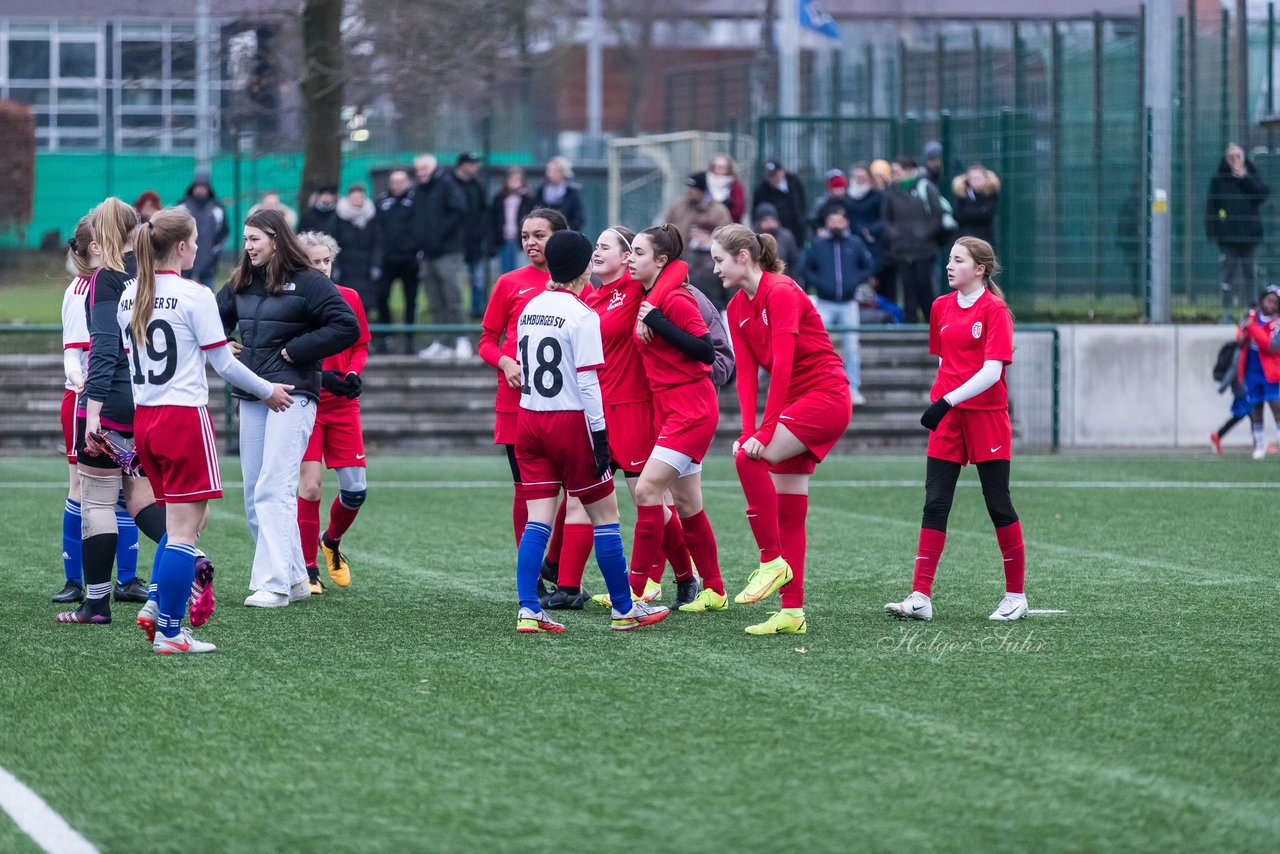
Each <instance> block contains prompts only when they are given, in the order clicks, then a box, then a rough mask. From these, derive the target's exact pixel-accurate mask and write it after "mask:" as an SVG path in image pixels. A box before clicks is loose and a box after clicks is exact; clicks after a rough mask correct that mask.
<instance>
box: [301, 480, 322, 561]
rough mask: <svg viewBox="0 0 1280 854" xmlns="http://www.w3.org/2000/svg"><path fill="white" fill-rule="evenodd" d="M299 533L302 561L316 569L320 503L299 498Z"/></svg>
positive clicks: (318, 549) (318, 548)
mask: <svg viewBox="0 0 1280 854" xmlns="http://www.w3.org/2000/svg"><path fill="white" fill-rule="evenodd" d="M298 533H299V534H300V535H301V536H302V560H303V562H304V563H306V565H307V569H315V568H316V566H317V564H316V556H317V554H318V553H319V551H320V502H319V501H308V500H307V499H305V498H303V497H302V496H298Z"/></svg>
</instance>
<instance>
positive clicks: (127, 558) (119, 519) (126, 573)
mask: <svg viewBox="0 0 1280 854" xmlns="http://www.w3.org/2000/svg"><path fill="white" fill-rule="evenodd" d="M116 527H117V528H119V529H120V536H118V537H117V538H116V581H117V582H118V583H120V584H128V583H129V582H130V581H133V580H134V579H135V578H137V577H138V526H137V524H135V523H134V521H133V517H132V516H130V515H129V511H128V510H126V509H124V508H123V507H120V506H117V507H116Z"/></svg>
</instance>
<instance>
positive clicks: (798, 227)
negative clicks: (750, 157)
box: [751, 160, 809, 247]
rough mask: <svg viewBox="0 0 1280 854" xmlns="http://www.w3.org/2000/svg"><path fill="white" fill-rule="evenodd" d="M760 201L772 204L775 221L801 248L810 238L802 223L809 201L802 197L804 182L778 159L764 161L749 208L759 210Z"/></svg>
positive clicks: (806, 225)
mask: <svg viewBox="0 0 1280 854" xmlns="http://www.w3.org/2000/svg"><path fill="white" fill-rule="evenodd" d="M763 204H768V205H773V207H774V209H775V210H776V211H777V212H778V221H779V222H781V223H782V226H783V228H786V229H787V230H789V231H790V232H791V234H792V236H794V237H795V239H796V245H797V246H800V247H803V246H804V245H805V243H806V241H808V239H809V228H808V224H807V223H806V222H805V218H806V216H807V215H808V213H809V204H808V202H807V201H806V200H805V194H804V184H802V183H801V182H800V178H799V177H798V176H796V175H794V174H793V173H791V172H788V171H787V170H786V168H785V167H783V165H782V163H781V162H780V161H778V160H766V161H765V162H764V180H763V181H761V182H760V184H759V185H758V186H757V187H756V191H755V193H753V194H752V196H751V209H752V210H758V209H759V208H760V206H761V205H763Z"/></svg>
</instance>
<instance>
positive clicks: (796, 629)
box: [743, 608, 809, 635]
mask: <svg viewBox="0 0 1280 854" xmlns="http://www.w3.org/2000/svg"><path fill="white" fill-rule="evenodd" d="M743 631H745V632H746V633H747V634H749V635H802V634H805V633H806V632H808V631H809V623H808V621H806V620H805V618H804V608H783V609H782V610H781V611H775V612H774V613H772V614H770V615H769V619H767V620H765V621H764V622H763V623H756V624H755V625H754V626H747V627H746V628H745V629H743Z"/></svg>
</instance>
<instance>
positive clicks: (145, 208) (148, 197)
mask: <svg viewBox="0 0 1280 854" xmlns="http://www.w3.org/2000/svg"><path fill="white" fill-rule="evenodd" d="M161 207H163V205H161V204H160V194H159V193H157V192H156V191H155V190H143V191H142V193H141V194H140V195H139V196H138V200H137V201H136V202H134V203H133V209H134V210H135V211H137V212H138V219H139V220H140V221H142V222H148V221H149V220H150V219H151V217H152V216H154V215H155V214H158V213H160V208H161Z"/></svg>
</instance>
